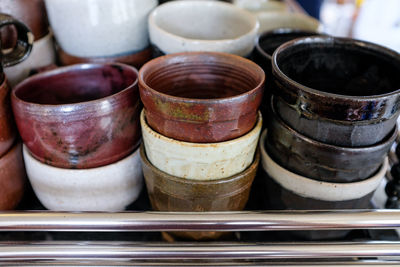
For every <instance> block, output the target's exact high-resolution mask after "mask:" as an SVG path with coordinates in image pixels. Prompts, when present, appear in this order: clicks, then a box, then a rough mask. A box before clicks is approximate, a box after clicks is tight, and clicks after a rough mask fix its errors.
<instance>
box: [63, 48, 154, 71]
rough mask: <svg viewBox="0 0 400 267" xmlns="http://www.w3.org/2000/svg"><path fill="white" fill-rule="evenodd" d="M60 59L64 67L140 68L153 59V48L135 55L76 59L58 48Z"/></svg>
mask: <svg viewBox="0 0 400 267" xmlns="http://www.w3.org/2000/svg"><path fill="white" fill-rule="evenodd" d="M57 54H58V59H59V61H60V64H61V65H62V66H66V65H73V64H80V63H109V62H119V63H124V64H128V65H131V66H134V67H136V68H138V69H139V68H140V67H141V66H143V64H144V63H146V62H147V61H149V60H150V59H151V58H152V50H151V48H146V49H144V50H142V51H139V52H135V53H133V54H127V55H120V56H109V57H76V56H73V55H70V54H68V53H67V52H65V51H63V50H62V48H61V47H58V48H57Z"/></svg>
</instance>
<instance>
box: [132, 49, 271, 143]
mask: <svg viewBox="0 0 400 267" xmlns="http://www.w3.org/2000/svg"><path fill="white" fill-rule="evenodd" d="M264 80H265V75H264V71H263V70H262V69H261V68H260V67H259V66H257V64H255V63H253V62H251V61H250V60H247V59H245V58H242V57H239V56H235V55H230V54H225V53H216V52H188V53H179V54H171V55H167V56H162V57H159V58H156V59H153V60H151V61H149V62H148V63H146V64H145V65H144V66H143V67H142V68H141V69H140V72H139V88H140V97H141V99H142V102H143V104H144V107H145V109H146V118H147V122H148V124H149V125H150V126H151V127H152V128H153V129H154V130H155V131H157V132H159V133H160V134H163V135H165V136H167V137H170V138H173V139H177V140H180V141H186V142H193V143H215V142H222V141H227V140H231V139H234V138H237V137H240V136H242V135H244V134H246V133H247V132H249V131H250V130H251V129H252V128H253V127H254V125H255V123H256V120H257V111H258V107H259V105H260V103H261V99H262V95H263V90H264Z"/></svg>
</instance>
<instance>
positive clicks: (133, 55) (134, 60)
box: [45, 0, 158, 68]
mask: <svg viewBox="0 0 400 267" xmlns="http://www.w3.org/2000/svg"><path fill="white" fill-rule="evenodd" d="M157 3H158V2H157V0H118V1H109V0H97V1H92V0H57V1H53V0H45V4H46V9H47V13H48V16H49V22H50V25H51V27H52V29H53V31H54V35H55V37H56V40H57V43H58V45H59V47H58V57H59V61H60V63H61V64H62V65H72V64H76V63H104V62H121V63H125V64H129V65H132V66H135V67H137V68H139V67H140V66H142V65H143V64H144V63H145V62H147V61H148V60H149V59H150V58H151V54H152V53H151V49H150V47H149V38H148V30H147V17H148V14H149V13H150V11H151V10H152V9H153V8H154V7H156V6H157Z"/></svg>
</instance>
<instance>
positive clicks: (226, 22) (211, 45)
mask: <svg viewBox="0 0 400 267" xmlns="http://www.w3.org/2000/svg"><path fill="white" fill-rule="evenodd" d="M258 27H259V25H258V22H257V18H256V16H255V15H253V14H252V13H250V12H248V11H246V10H244V9H241V8H238V7H236V6H234V5H232V4H228V3H222V2H218V1H172V2H169V3H166V4H163V5H160V6H158V7H157V8H155V9H154V10H153V11H152V12H151V13H150V16H149V34H150V42H151V43H152V44H153V46H155V47H156V48H157V49H158V50H159V51H161V52H162V53H163V54H172V53H180V52H190V51H215V52H225V53H230V54H235V55H239V56H244V57H245V56H248V55H250V53H251V52H252V51H253V48H254V39H255V38H256V35H257V30H258Z"/></svg>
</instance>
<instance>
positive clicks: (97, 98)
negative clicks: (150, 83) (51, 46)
mask: <svg viewBox="0 0 400 267" xmlns="http://www.w3.org/2000/svg"><path fill="white" fill-rule="evenodd" d="M137 76H138V73H137V70H136V69H135V68H133V67H131V66H128V65H124V64H120V63H111V64H81V65H73V66H69V67H62V68H58V69H55V70H51V71H47V72H43V73H40V74H37V75H34V76H32V77H30V78H28V79H26V80H24V81H23V82H22V83H20V84H18V86H16V87H14V89H13V90H12V94H11V95H12V96H11V99H12V107H13V111H14V115H15V120H16V122H17V126H18V130H19V133H20V134H21V137H22V140H23V141H24V143H25V144H26V145H27V147H28V148H29V150H30V151H31V152H32V154H33V155H34V156H35V158H36V159H38V160H40V161H41V162H44V163H46V164H49V165H52V166H55V167H61V168H82V169H85V168H94V167H99V166H103V165H108V164H110V163H112V162H116V161H118V160H120V159H122V158H124V157H125V156H127V155H129V154H130V153H131V152H132V151H133V150H134V149H135V148H136V147H137V145H138V144H139V141H140V123H139V114H140V109H141V107H140V103H139V90H138V87H137Z"/></svg>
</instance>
